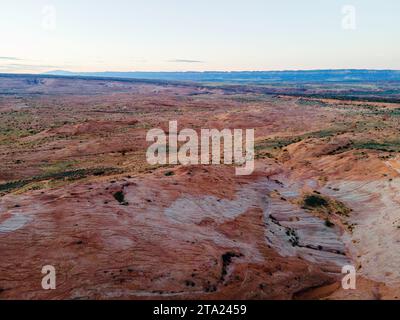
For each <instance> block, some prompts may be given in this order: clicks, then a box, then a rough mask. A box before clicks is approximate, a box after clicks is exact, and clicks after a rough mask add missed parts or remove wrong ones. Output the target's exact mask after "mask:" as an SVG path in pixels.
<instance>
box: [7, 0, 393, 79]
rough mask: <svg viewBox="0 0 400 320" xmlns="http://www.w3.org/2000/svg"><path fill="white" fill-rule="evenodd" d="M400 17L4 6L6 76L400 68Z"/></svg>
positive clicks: (385, 10)
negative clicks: (351, 22) (348, 20)
mask: <svg viewBox="0 0 400 320" xmlns="http://www.w3.org/2000/svg"><path fill="white" fill-rule="evenodd" d="M346 5H347V6H348V5H351V6H353V8H354V9H355V28H350V29H346V28H343V19H344V18H345V13H343V11H342V10H343V8H344V6H346ZM399 13H400V2H399V1H396V0H381V1H378V0H348V1H341V0H326V1H318V0H306V1H303V2H300V1H296V0H281V1H279V2H277V1H272V0H248V1H235V0H231V1H229V0H219V1H212V0H203V1H184V0H171V1H165V0H148V1H139V0H114V1H106V0H97V1H95V0H86V1H78V0H70V1H65V0H63V1H62V0H46V1H45V0H35V1H32V0H13V1H11V0H2V2H1V4H0V43H1V46H0V72H3V73H4V72H7V73H41V72H46V71H50V70H56V69H61V70H69V71H74V72H85V71H86V72H91V71H99V72H101V71H188V70H190V71H207V70H219V71H233V70H241V71H247V70H266V71H267V70H290V69H292V70H299V69H349V68H351V69H396V70H398V69H400V44H399V41H398V36H399V33H400V19H399Z"/></svg>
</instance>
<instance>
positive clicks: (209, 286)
mask: <svg viewBox="0 0 400 320" xmlns="http://www.w3.org/2000/svg"><path fill="white" fill-rule="evenodd" d="M292 93H293V92H291V91H290V90H289V91H287V90H282V91H279V90H278V91H276V92H271V90H270V89H269V90H263V88H262V87H256V89H254V90H249V87H246V86H241V85H234V86H233V85H223V84H218V85H216V84H210V85H204V84H203V85H199V84H196V83H190V82H182V83H178V82H168V81H141V80H131V81H127V80H126V81H122V80H118V79H95V78H94V79H87V78H84V77H81V78H80V77H76V78H68V77H56V76H54V77H52V76H47V77H40V76H15V77H0V161H1V166H0V299H398V298H399V296H400V267H399V266H400V250H399V247H400V162H399V160H400V157H399V151H400V139H399V119H400V104H399V103H398V101H397V100H396V99H392V100H390V99H388V100H384V99H374V97H369V98H368V99H364V98H360V99H358V98H357V97H353V96H352V97H351V98H348V96H347V95H341V92H336V93H335V96H334V97H327V96H316V95H306V94H302V93H301V92H300V93H299V92H294V93H293V94H292ZM171 120H176V121H178V124H179V127H182V128H191V129H194V130H196V131H199V130H201V128H216V129H219V130H222V129H224V128H228V129H248V128H251V129H254V130H255V170H254V172H253V173H252V174H251V175H248V176H237V175H235V166H234V165H224V164H221V165H193V166H183V165H163V166H161V165H159V166H156V165H149V164H148V162H147V161H146V150H147V148H148V146H149V142H147V141H146V133H147V132H148V130H150V129H152V128H163V129H165V130H166V131H167V128H168V121H171ZM45 265H52V266H54V267H55V270H56V274H57V287H56V289H55V290H43V288H42V286H41V281H42V278H43V274H42V273H41V270H42V267H43V266H45ZM345 265H351V266H354V267H355V269H356V271H357V288H356V289H355V290H344V289H343V288H342V285H341V279H342V278H343V276H344V275H343V274H342V267H343V266H345Z"/></svg>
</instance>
